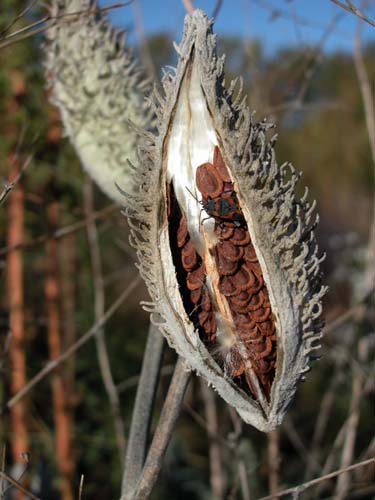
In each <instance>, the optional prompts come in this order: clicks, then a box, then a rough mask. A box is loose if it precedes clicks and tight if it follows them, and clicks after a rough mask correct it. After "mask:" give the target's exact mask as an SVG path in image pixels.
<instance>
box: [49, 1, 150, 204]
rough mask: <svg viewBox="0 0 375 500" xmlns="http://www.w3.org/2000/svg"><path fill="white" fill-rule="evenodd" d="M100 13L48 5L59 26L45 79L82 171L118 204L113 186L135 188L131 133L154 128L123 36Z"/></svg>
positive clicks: (76, 4)
mask: <svg viewBox="0 0 375 500" xmlns="http://www.w3.org/2000/svg"><path fill="white" fill-rule="evenodd" d="M97 9H98V8H97V5H96V2H95V1H93V0H82V1H80V0H51V5H50V11H51V14H52V16H53V17H57V18H58V19H57V21H56V24H55V25H54V26H53V27H52V28H50V29H49V30H48V31H47V43H46V44H45V48H46V56H47V57H46V75H47V79H48V82H49V86H50V91H51V100H52V102H53V103H54V104H55V105H56V106H57V107H58V108H59V109H60V112H61V116H62V121H63V125H64V128H65V131H66V134H67V135H68V136H69V138H70V140H71V142H72V144H73V146H74V147H75V149H76V151H77V154H78V156H79V157H80V160H81V162H82V165H83V167H84V169H85V170H86V171H87V173H88V174H89V175H90V176H91V177H92V178H93V180H94V181H95V182H96V183H97V184H98V186H99V187H100V188H101V189H102V190H103V191H104V193H106V194H107V195H108V196H109V197H110V198H111V199H112V200H114V201H116V202H117V203H119V204H122V202H123V196H122V194H121V193H120V190H119V188H118V187H120V188H122V189H124V190H125V189H126V190H127V191H131V189H132V184H131V183H132V171H131V166H130V164H129V161H130V162H134V160H135V157H136V145H137V140H138V136H137V130H136V129H137V127H141V128H147V127H149V126H150V125H151V123H152V114H151V112H150V109H149V108H148V106H147V104H146V101H145V95H148V94H149V91H150V81H149V80H147V79H146V78H145V76H144V73H143V72H142V70H141V68H140V67H139V64H138V63H137V61H136V60H135V58H134V57H133V55H132V53H131V51H130V50H129V49H128V48H126V47H125V39H124V36H123V35H122V34H121V33H120V32H119V31H117V30H115V29H114V28H113V27H112V26H111V24H110V23H109V22H108V20H107V19H106V17H105V16H104V15H103V14H101V13H98V11H97ZM90 10H91V13H90V12H89V11H90ZM94 12H95V13H94Z"/></svg>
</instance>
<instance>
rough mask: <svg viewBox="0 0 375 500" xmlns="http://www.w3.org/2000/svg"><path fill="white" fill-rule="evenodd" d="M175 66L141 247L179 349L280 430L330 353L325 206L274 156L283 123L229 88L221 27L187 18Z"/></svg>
mask: <svg viewBox="0 0 375 500" xmlns="http://www.w3.org/2000/svg"><path fill="white" fill-rule="evenodd" d="M177 51H178V55H179V62H178V66H177V69H176V71H172V72H169V73H168V74H166V76H165V77H164V80H163V86H164V92H165V96H164V97H163V96H160V95H158V94H154V96H153V110H154V112H155V113H156V115H157V118H158V124H157V133H156V134H155V135H153V134H150V133H145V134H144V138H143V143H142V145H141V148H140V158H139V162H138V168H137V169H136V175H137V181H136V183H137V185H138V186H139V192H138V194H137V195H134V196H131V197H128V198H127V200H126V202H127V204H128V208H127V212H128V214H129V216H130V217H131V218H132V222H131V226H132V242H133V244H134V246H135V247H136V249H137V254H138V259H139V269H140V272H141V274H142V276H143V278H144V279H145V281H146V284H147V285H148V288H149V291H150V295H151V298H152V301H151V302H150V303H147V304H145V305H144V306H145V308H146V309H147V310H149V311H150V312H151V313H152V314H151V319H152V321H153V322H154V323H155V324H157V325H159V326H160V329H161V330H162V331H163V333H164V335H165V336H166V338H167V340H168V341H169V343H170V345H171V346H172V347H174V348H175V349H176V350H177V352H178V353H179V354H180V355H181V356H183V357H184V358H185V359H186V362H187V365H188V366H189V367H190V368H191V369H193V370H195V371H196V372H197V373H198V374H200V375H202V376H203V377H204V378H205V379H206V380H207V381H208V383H209V384H211V385H213V386H214V388H215V389H216V390H217V391H218V392H219V394H220V395H221V396H222V397H223V398H224V399H225V400H226V401H227V402H228V403H229V404H231V405H233V406H234V407H235V408H236V409H237V411H238V412H239V414H240V415H241V416H242V418H243V419H244V420H245V421H246V422H248V423H250V424H252V425H254V426H255V427H257V428H258V429H260V430H263V431H269V430H271V429H273V428H274V427H275V426H276V425H278V424H279V423H280V422H281V421H282V419H283V417H284V415H285V413H286V410H287V408H288V405H289V404H290V402H291V400H292V398H293V396H294V394H295V391H296V387H297V383H298V381H299V380H300V379H301V378H303V377H304V374H305V373H306V372H307V371H308V369H309V358H310V355H311V353H312V352H313V351H314V350H316V349H317V348H319V347H320V337H321V328H322V321H321V319H320V316H321V299H322V296H323V294H324V293H325V288H324V287H322V286H321V283H320V270H319V265H320V261H321V258H319V256H318V249H317V244H316V239H315V236H314V227H315V225H316V222H317V217H316V216H314V214H313V212H314V204H313V205H311V206H310V204H309V202H308V200H307V191H306V193H305V195H304V196H303V197H302V199H298V198H297V197H296V195H295V185H296V183H297V181H298V179H299V175H297V174H296V173H295V171H294V169H293V167H292V166H291V165H289V164H284V165H281V166H279V165H278V164H277V162H276V159H275V152H274V143H275V138H269V137H268V134H269V130H270V129H271V128H272V126H271V125H270V124H268V123H266V122H264V121H263V122H260V123H255V122H254V120H253V116H252V114H251V113H250V111H249V110H248V109H247V107H246V105H245V104H244V100H243V96H241V92H239V93H237V97H236V99H234V98H233V95H234V91H235V89H234V87H235V85H234V84H232V85H231V86H230V87H229V89H228V90H227V89H226V88H225V86H224V70H223V68H224V60H223V58H218V57H217V55H216V37H215V35H214V34H213V33H212V22H211V21H209V20H208V18H207V17H206V15H205V14H204V13H203V12H202V11H199V10H196V11H194V13H193V14H191V15H188V16H187V17H186V21H185V28H184V34H183V39H182V42H181V44H180V46H179V47H178V48H177Z"/></svg>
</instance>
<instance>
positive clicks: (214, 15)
mask: <svg viewBox="0 0 375 500" xmlns="http://www.w3.org/2000/svg"><path fill="white" fill-rule="evenodd" d="M222 5H223V0H217V1H216V5H215V8H214V10H213V12H212V16H211V17H212V18H213V19H216V18H217V16H218V15H219V12H220V9H221V6H222Z"/></svg>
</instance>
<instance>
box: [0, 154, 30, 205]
mask: <svg viewBox="0 0 375 500" xmlns="http://www.w3.org/2000/svg"><path fill="white" fill-rule="evenodd" d="M32 158H33V157H32V155H29V156H28V157H27V158H26V160H25V161H24V163H23V165H22V166H21V168H20V169H19V171H18V172H17V174H16V175H15V177H14V178H13V180H11V181H10V182H6V183H5V185H4V189H3V191H2V193H1V194H0V206H1V205H2V204H3V203H4V201H5V200H6V197H7V196H8V194H9V193H10V192H11V191H12V189H13V188H14V187H15V186H16V185H17V183H18V181H19V180H20V179H21V176H22V174H23V172H24V171H25V170H26V168H27V167H28V166H29V165H30V162H31V160H32Z"/></svg>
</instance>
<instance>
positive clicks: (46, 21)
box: [0, 0, 133, 49]
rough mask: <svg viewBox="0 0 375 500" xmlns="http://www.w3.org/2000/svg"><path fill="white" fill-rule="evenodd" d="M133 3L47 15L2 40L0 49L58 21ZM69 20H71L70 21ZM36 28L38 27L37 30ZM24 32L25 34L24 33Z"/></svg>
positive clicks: (54, 24)
mask: <svg viewBox="0 0 375 500" xmlns="http://www.w3.org/2000/svg"><path fill="white" fill-rule="evenodd" d="M132 2H133V0H130V1H129V2H118V3H114V4H111V5H107V6H106V7H101V8H96V9H88V10H80V11H76V12H69V13H65V14H60V15H58V16H51V15H47V16H45V17H43V18H41V19H39V20H37V21H35V22H33V23H31V24H29V25H27V26H24V27H23V28H20V29H19V30H17V31H15V32H13V33H10V34H9V35H7V36H6V37H4V38H3V39H4V40H5V41H4V42H2V43H0V49H4V48H5V47H8V46H9V45H12V44H14V43H17V42H20V41H22V40H25V39H27V38H30V37H32V36H35V35H38V34H39V33H43V32H44V31H46V30H48V29H50V28H52V27H54V26H56V25H57V22H58V21H60V22H61V23H62V22H64V23H71V22H75V21H76V20H77V17H78V16H80V15H83V14H87V15H96V14H98V13H100V12H105V11H108V10H112V9H118V8H120V7H127V6H128V5H130V4H131V3H132ZM70 18H71V19H70ZM37 26H40V27H39V28H38V27H37ZM34 28H35V29H34ZM25 32H26V33H25Z"/></svg>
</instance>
